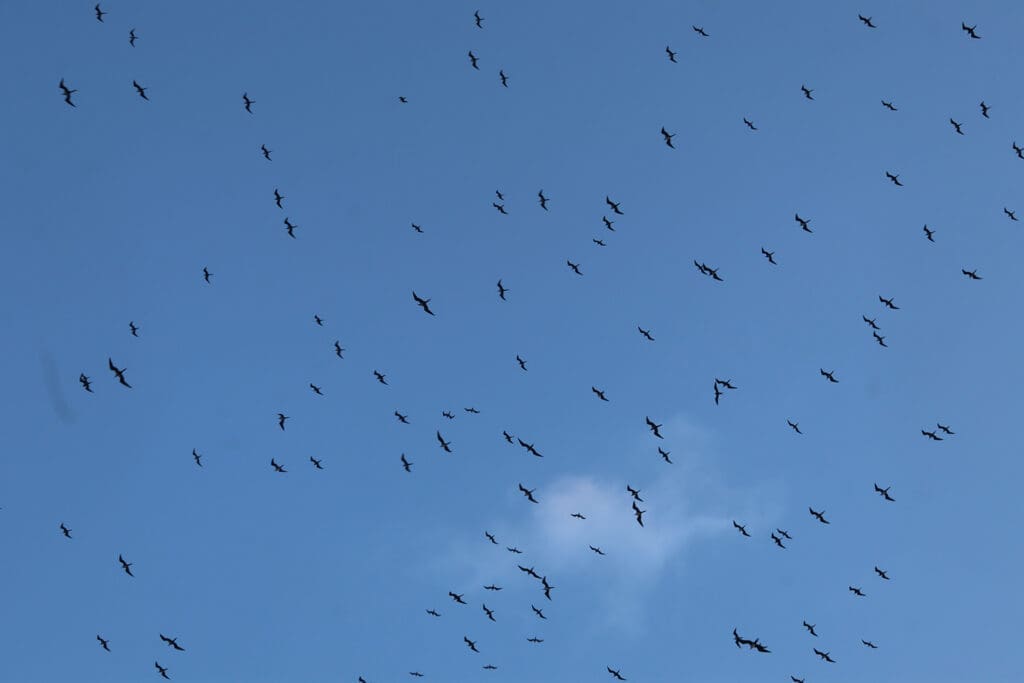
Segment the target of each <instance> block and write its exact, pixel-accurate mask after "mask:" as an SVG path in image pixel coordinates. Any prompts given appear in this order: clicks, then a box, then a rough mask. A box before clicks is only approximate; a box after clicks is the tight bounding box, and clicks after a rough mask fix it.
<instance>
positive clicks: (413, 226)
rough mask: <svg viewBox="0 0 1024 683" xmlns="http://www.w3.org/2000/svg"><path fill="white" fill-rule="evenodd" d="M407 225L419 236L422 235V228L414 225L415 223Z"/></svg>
mask: <svg viewBox="0 0 1024 683" xmlns="http://www.w3.org/2000/svg"><path fill="white" fill-rule="evenodd" d="M409 225H411V226H412V229H413V230H415V231H416V232H418V233H419V234H421V235H422V234H423V228H422V227H421V226H419V225H416V224H415V223H409Z"/></svg>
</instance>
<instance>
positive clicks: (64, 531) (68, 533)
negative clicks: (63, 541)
mask: <svg viewBox="0 0 1024 683" xmlns="http://www.w3.org/2000/svg"><path fill="white" fill-rule="evenodd" d="M60 532H61V533H62V534H64V537H65V538H71V529H69V528H67V526H65V524H64V522H61V523H60Z"/></svg>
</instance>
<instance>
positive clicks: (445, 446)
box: [437, 431, 452, 453]
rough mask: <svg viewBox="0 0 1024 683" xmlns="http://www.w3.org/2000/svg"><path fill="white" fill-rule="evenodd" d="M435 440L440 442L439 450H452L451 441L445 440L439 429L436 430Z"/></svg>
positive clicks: (449, 451) (447, 451) (446, 451)
mask: <svg viewBox="0 0 1024 683" xmlns="http://www.w3.org/2000/svg"><path fill="white" fill-rule="evenodd" d="M437 442H438V443H439V444H441V450H443V451H444V452H445V453H451V452H452V442H451V441H445V440H444V437H443V436H441V432H440V431H438V432H437Z"/></svg>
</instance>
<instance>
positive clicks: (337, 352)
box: [334, 339, 345, 358]
mask: <svg viewBox="0 0 1024 683" xmlns="http://www.w3.org/2000/svg"><path fill="white" fill-rule="evenodd" d="M344 352H345V349H343V348H341V344H339V343H338V340H337V339H335V340H334V355H335V356H337V357H338V358H344V356H343V355H341V354H342V353H344Z"/></svg>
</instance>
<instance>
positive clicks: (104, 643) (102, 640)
mask: <svg viewBox="0 0 1024 683" xmlns="http://www.w3.org/2000/svg"><path fill="white" fill-rule="evenodd" d="M96 640H98V641H100V646H101V647H102V648H103V649H104V650H106V651H107V652H110V641H109V640H107V639H106V638H102V637H100V636H96Z"/></svg>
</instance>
